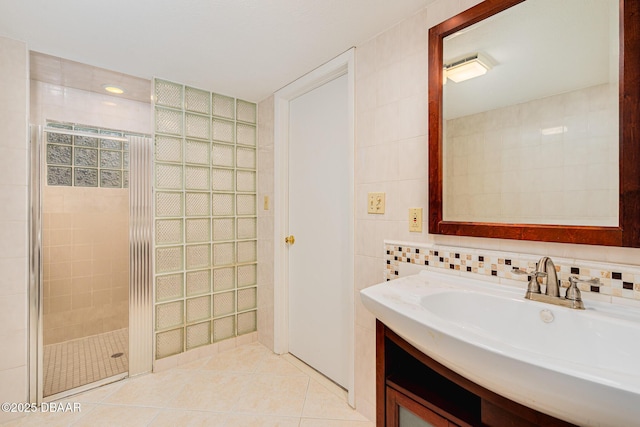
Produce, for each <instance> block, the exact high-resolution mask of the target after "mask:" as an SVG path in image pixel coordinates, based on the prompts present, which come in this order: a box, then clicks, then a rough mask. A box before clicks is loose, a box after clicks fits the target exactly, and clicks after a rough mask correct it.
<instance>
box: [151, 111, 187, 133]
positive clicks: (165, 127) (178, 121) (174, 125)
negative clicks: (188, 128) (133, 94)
mask: <svg viewBox="0 0 640 427" xmlns="http://www.w3.org/2000/svg"><path fill="white" fill-rule="evenodd" d="M156 132H159V133H168V134H171V135H182V112H180V111H176V110H168V109H165V108H159V107H156Z"/></svg>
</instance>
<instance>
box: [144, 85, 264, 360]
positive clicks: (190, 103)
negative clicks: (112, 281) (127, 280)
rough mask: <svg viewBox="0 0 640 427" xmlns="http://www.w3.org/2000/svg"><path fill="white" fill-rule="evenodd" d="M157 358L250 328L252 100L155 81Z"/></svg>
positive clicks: (253, 280) (253, 295) (253, 279)
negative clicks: (247, 100)
mask: <svg viewBox="0 0 640 427" xmlns="http://www.w3.org/2000/svg"><path fill="white" fill-rule="evenodd" d="M154 88H155V92H154V93H155V94H154V100H155V243H156V247H155V274H156V275H155V296H156V306H155V329H156V359H161V358H164V357H168V356H172V355H175V354H178V353H182V352H184V351H186V350H191V349H194V348H197V347H201V346H204V345H207V344H212V343H214V342H217V341H221V340H224V339H227V338H232V337H235V336H238V335H243V334H247V333H250V332H254V331H255V330H256V324H257V311H256V308H257V286H256V285H257V264H256V263H257V251H258V248H257V240H256V239H257V217H256V165H257V161H256V160H257V158H256V105H255V104H253V103H250V102H246V101H242V100H236V99H234V98H230V97H227V96H223V95H219V94H215V93H211V92H207V91H203V90H200V89H195V88H192V87H189V86H184V85H181V84H179V83H173V82H168V81H164V80H159V79H157V80H155V82H154Z"/></svg>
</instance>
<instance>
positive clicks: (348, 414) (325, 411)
mask: <svg viewBox="0 0 640 427" xmlns="http://www.w3.org/2000/svg"><path fill="white" fill-rule="evenodd" d="M302 416H303V417H307V418H329V419H336V420H353V421H368V420H367V419H366V418H365V417H364V416H363V415H362V414H360V413H358V412H357V411H355V410H354V409H353V408H351V407H350V406H349V405H348V404H347V402H346V401H345V400H344V399H340V398H339V397H338V396H336V395H335V394H334V393H332V392H330V391H329V390H327V389H326V388H325V387H324V386H322V385H320V384H318V383H317V382H316V381H314V380H310V381H309V390H308V391H307V398H306V400H305V402H304V409H303V410H302Z"/></svg>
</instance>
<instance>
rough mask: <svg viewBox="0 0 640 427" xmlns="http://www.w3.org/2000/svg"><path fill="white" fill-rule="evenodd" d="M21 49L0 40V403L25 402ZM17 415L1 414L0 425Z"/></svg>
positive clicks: (24, 80) (24, 72)
mask: <svg viewBox="0 0 640 427" xmlns="http://www.w3.org/2000/svg"><path fill="white" fill-rule="evenodd" d="M28 76H29V70H28V52H27V47H26V45H25V44H24V43H22V42H18V41H15V40H10V39H7V38H2V37H0V92H1V93H2V97H0V117H2V119H0V183H1V184H0V206H2V207H1V208H0V268H1V270H0V271H2V275H0V342H1V343H2V349H3V350H2V353H3V354H2V355H0V401H2V402H25V401H26V400H27V336H28V331H27V290H28V270H27V269H28V264H27V255H28V251H27V242H28V228H27V227H28V222H27V213H28V209H27V206H28V204H27V194H28V187H27V184H28V172H27V171H28V167H27V165H28V157H29V156H28V153H29V151H28V150H29V146H28V139H27V129H28V123H27V117H28V105H27V103H28V100H29V80H28ZM19 415H20V414H11V413H4V412H0V423H2V422H3V421H6V420H9V419H11V418H14V417H16V416H19Z"/></svg>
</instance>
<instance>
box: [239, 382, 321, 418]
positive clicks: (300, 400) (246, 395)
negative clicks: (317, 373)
mask: <svg viewBox="0 0 640 427" xmlns="http://www.w3.org/2000/svg"><path fill="white" fill-rule="evenodd" d="M308 384H309V379H308V378H307V377H300V376H284V375H272V374H253V375H251V381H250V382H249V383H248V384H247V387H246V388H245V390H244V391H243V393H242V396H241V397H240V399H239V400H238V402H237V403H236V405H235V407H234V411H236V412H247V413H251V414H264V415H278V416H289V417H299V416H300V415H301V414H302V407H303V405H304V397H305V394H306V390H307V387H308Z"/></svg>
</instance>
